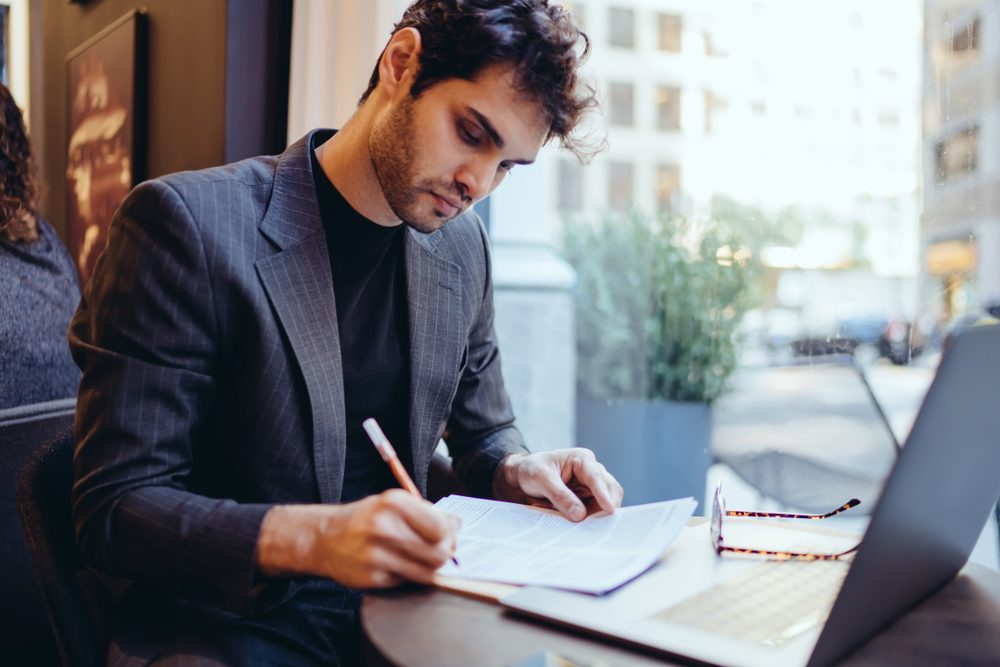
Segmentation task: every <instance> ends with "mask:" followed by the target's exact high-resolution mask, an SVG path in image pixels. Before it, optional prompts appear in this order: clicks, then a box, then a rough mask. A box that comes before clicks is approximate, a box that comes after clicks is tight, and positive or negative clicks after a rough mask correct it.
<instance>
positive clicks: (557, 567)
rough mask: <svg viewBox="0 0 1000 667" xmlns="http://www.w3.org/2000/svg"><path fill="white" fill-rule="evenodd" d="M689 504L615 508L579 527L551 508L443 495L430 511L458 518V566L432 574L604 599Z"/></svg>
mask: <svg viewBox="0 0 1000 667" xmlns="http://www.w3.org/2000/svg"><path fill="white" fill-rule="evenodd" d="M696 506H697V503H696V502H695V500H694V499H693V498H681V499H679V500H669V501H666V502H660V503H650V504H648V505H635V506H633V507H622V508H620V509H618V510H616V511H615V513H614V514H610V515H609V514H605V513H603V512H602V513H599V514H594V515H591V516H589V517H587V518H586V519H584V520H583V521H581V522H579V523H573V522H572V521H569V520H568V519H565V518H563V517H562V516H561V515H560V514H559V513H557V512H555V511H553V510H546V509H540V508H537V507H529V506H526V505H518V504H514V503H505V502H498V501H495V500H482V499H479V498H468V497H465V496H448V497H446V498H443V499H441V500H439V501H438V502H437V507H438V508H439V509H442V510H444V511H446V512H451V513H452V514H457V515H458V516H460V517H462V528H461V530H460V531H459V534H458V551H457V553H456V554H455V557H456V559H457V560H458V563H459V564H458V565H457V566H456V565H455V564H454V563H451V562H449V563H447V564H446V565H445V566H444V567H442V568H441V569H440V570H438V573H439V574H442V575H445V576H448V577H456V578H462V579H483V580H488V581H499V582H504V583H509V584H530V585H534V586H550V587H553V588H564V589H568V590H573V591H580V592H583V593H595V594H597V593H604V592H607V591H609V590H612V589H614V588H617V587H618V586H621V585H622V584H624V583H625V582H626V581H629V580H630V579H633V578H635V577H637V576H638V575H640V574H641V573H642V572H644V571H645V570H646V569H647V568H649V567H650V566H651V565H652V564H653V563H655V562H656V561H657V560H658V559H659V558H660V556H662V555H663V553H664V552H665V551H666V550H667V549H668V548H669V547H670V545H671V544H673V542H674V540H675V539H677V536H678V535H679V534H680V532H681V530H682V529H683V528H684V526H685V525H686V524H687V520H688V519H689V518H690V517H691V515H692V514H693V513H694V509H695V507H696Z"/></svg>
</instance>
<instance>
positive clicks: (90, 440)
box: [69, 130, 524, 612]
mask: <svg viewBox="0 0 1000 667" xmlns="http://www.w3.org/2000/svg"><path fill="white" fill-rule="evenodd" d="M316 132H324V133H326V132H329V131H322V130H317V131H316ZM313 134H314V133H310V135H307V136H306V137H305V138H303V139H302V140H300V141H298V142H297V143H295V144H293V145H292V146H290V147H289V148H288V149H287V150H286V151H285V152H284V153H282V154H281V155H279V156H268V157H259V158H252V159H249V160H245V161H242V162H238V163H235V164H231V165H226V166H223V167H218V168H213V169H207V170H204V171H198V172H185V173H179V174H174V175H170V176H166V177H163V178H159V179H156V180H152V181H148V182H146V183H143V184H141V185H139V186H138V187H137V188H135V190H133V192H132V193H131V194H130V195H129V196H128V197H127V198H126V200H125V201H124V202H123V204H122V206H121V208H120V209H119V211H118V212H117V214H116V216H115V219H114V221H113V223H112V226H111V230H110V234H109V239H108V246H107V249H106V250H105V252H104V253H103V255H102V256H101V258H100V260H99V261H98V264H97V267H96V269H95V273H94V276H93V279H92V280H91V281H90V283H89V284H88V286H87V287H86V289H85V290H84V294H83V298H82V300H81V303H80V307H79V310H78V311H77V313H76V315H75V317H74V319H73V323H72V325H71V327H70V334H69V339H70V347H71V349H72V352H73V356H74V359H75V360H76V362H77V364H78V365H79V366H80V368H81V369H82V371H83V376H82V380H81V383H80V391H79V397H78V407H77V419H76V433H77V445H76V450H75V456H74V475H75V480H74V486H73V513H74V522H75V525H76V530H77V535H78V540H79V543H80V546H81V549H82V551H83V553H84V556H85V558H87V559H88V560H89V561H90V562H91V563H92V564H94V565H95V566H96V567H98V568H99V569H101V570H103V571H106V572H109V573H112V574H118V575H123V576H126V577H130V578H132V579H135V580H142V581H147V582H153V583H155V584H157V585H158V586H159V587H161V588H162V589H165V590H170V591H176V592H177V594H178V595H182V596H189V595H190V596H196V597H197V599H198V600H199V601H202V602H203V603H204V604H208V605H210V606H212V607H217V608H221V609H229V610H233V611H236V612H241V611H246V610H249V609H252V608H253V604H252V603H253V598H254V596H253V593H252V592H251V591H252V589H254V587H255V584H256V583H258V582H257V581H256V579H255V576H256V574H255V567H254V556H255V545H256V539H257V533H258V529H259V526H260V522H261V520H262V518H263V516H264V513H265V512H266V511H267V510H268V509H269V508H270V507H272V506H273V505H274V504H278V503H298V502H325V503H334V502H337V501H338V500H339V498H340V492H341V483H342V480H343V474H344V456H345V439H346V436H345V421H344V420H345V417H344V390H343V378H342V364H343V363H344V360H342V359H341V356H340V342H339V337H338V328H337V315H336V312H337V311H336V307H335V303H334V291H333V282H332V278H331V271H330V264H329V256H328V251H327V246H326V240H325V236H324V233H323V228H322V224H321V220H320V214H319V208H318V204H317V200H316V192H315V188H314V185H313V175H312V165H311V162H310V155H309V146H310V145H311V143H310V142H311V138H312V136H313ZM405 264H406V279H407V297H408V304H409V305H408V316H409V347H410V355H411V358H410V363H411V368H410V376H411V386H410V406H409V409H410V437H411V441H412V457H411V460H409V461H407V462H406V463H407V466H408V467H409V468H410V470H411V471H412V472H413V473H414V479H415V480H416V481H417V484H418V486H420V487H421V490H423V488H424V486H425V484H426V477H427V468H428V464H429V460H430V456H431V454H432V452H433V450H434V447H435V445H436V443H437V442H438V440H439V438H440V437H441V435H442V433H443V432H444V431H445V428H446V426H447V430H448V432H449V440H448V445H449V449H450V451H451V454H452V456H453V458H454V460H455V467H456V469H457V470H458V472H459V474H460V475H462V476H463V478H464V479H465V481H466V483H468V484H469V485H470V488H471V489H472V490H473V492H476V493H479V494H482V495H488V494H489V488H490V481H491V479H492V474H493V470H494V469H495V466H496V464H497V462H498V461H499V460H500V459H501V458H502V457H503V456H505V455H506V454H508V453H511V452H514V451H523V450H524V445H523V442H522V439H521V436H520V434H519V433H518V431H517V430H516V428H515V427H514V426H513V414H512V411H511V408H510V403H509V401H508V399H507V395H506V392H505V390H504V386H503V380H502V377H501V373H500V362H499V357H498V353H497V344H496V339H495V334H494V329H493V295H492V287H491V281H490V262H489V254H488V249H487V239H486V234H485V231H484V229H483V227H482V225H481V223H480V222H479V220H478V218H477V217H476V216H475V215H474V214H472V213H468V214H465V215H463V216H461V217H460V218H458V219H456V220H453V221H451V222H449V223H448V224H447V225H445V227H444V228H443V229H442V230H440V231H438V232H436V233H434V234H430V235H422V234H419V233H417V232H414V231H412V230H408V233H407V235H406V239H405Z"/></svg>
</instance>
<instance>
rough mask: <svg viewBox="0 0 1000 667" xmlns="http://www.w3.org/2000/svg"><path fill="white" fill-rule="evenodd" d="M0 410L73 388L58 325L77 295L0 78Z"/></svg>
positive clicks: (19, 120) (76, 374)
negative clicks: (39, 202)
mask: <svg viewBox="0 0 1000 667" xmlns="http://www.w3.org/2000/svg"><path fill="white" fill-rule="evenodd" d="M0 113H2V125H0V162H2V164H0V173H2V176H0V282H2V284H3V288H2V289H0V409H4V408H10V407H14V406H18V405H27V404H30V403H38V402H41V401H51V400H55V399H59V398H69V397H72V396H75V395H76V388H77V384H78V383H79V381H80V370H79V369H78V368H77V367H76V366H75V365H74V364H73V359H72V358H71V357H70V353H69V348H68V347H67V345H66V330H67V329H68V328H69V322H70V318H72V316H73V311H74V310H75V309H76V306H77V303H78V302H79V300H80V283H79V279H78V277H77V273H76V269H75V268H74V266H73V261H72V260H71V259H70V257H69V253H68V252H67V251H66V247H65V246H64V245H63V243H62V241H61V240H60V239H59V237H58V235H56V232H55V230H53V229H52V226H51V225H49V223H48V222H47V221H46V220H45V219H44V218H43V217H42V216H41V215H40V214H39V213H38V208H37V203H36V197H37V186H36V183H35V168H34V161H33V159H32V157H31V144H30V142H29V140H28V135H27V132H26V131H25V128H24V119H23V117H22V115H21V110H20V109H19V108H18V106H17V103H16V102H15V101H14V98H13V96H12V95H11V94H10V91H9V90H8V89H7V87H6V86H4V85H3V84H0Z"/></svg>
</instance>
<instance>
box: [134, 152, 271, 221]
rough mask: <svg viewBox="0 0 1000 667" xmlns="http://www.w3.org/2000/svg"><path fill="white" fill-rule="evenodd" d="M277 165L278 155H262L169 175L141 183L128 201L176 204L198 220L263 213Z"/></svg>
mask: <svg viewBox="0 0 1000 667" xmlns="http://www.w3.org/2000/svg"><path fill="white" fill-rule="evenodd" d="M276 167H277V157H276V156H262V157H254V158H249V159H246V160H241V161H240V162H234V163H232V164H227V165H222V166H220V167H211V168H208V169H200V170H197V171H181V172H177V173H173V174H167V175H165V176H160V177H158V178H154V179H151V180H149V181H145V182H143V183H140V184H139V185H138V186H136V188H135V189H134V190H133V191H132V192H131V193H130V194H129V197H128V199H126V203H127V204H130V205H132V206H135V205H136V204H140V205H142V204H145V203H147V202H149V203H156V202H158V203H160V204H172V205H174V206H178V207H181V208H182V209H186V211H187V212H188V213H189V214H190V215H191V216H192V217H193V218H195V219H196V220H198V219H200V218H202V217H204V216H206V215H212V216H217V215H218V214H219V213H220V212H232V214H234V215H235V214H237V212H240V213H242V214H252V212H253V211H254V210H259V211H260V212H261V213H262V212H263V210H264V209H265V208H266V206H267V202H268V200H269V198H270V195H271V190H272V188H273V186H274V175H275V170H276ZM248 207H249V209H250V210H247V208H248Z"/></svg>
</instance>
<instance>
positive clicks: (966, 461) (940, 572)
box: [500, 324, 1000, 667]
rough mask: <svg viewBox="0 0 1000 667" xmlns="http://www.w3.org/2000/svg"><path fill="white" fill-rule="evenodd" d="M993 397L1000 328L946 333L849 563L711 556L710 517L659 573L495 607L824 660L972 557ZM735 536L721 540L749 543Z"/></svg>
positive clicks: (708, 645) (621, 631)
mask: <svg viewBox="0 0 1000 667" xmlns="http://www.w3.org/2000/svg"><path fill="white" fill-rule="evenodd" d="M997 396H1000V325H997V324H990V325H981V326H974V327H970V328H968V329H965V330H963V331H961V332H958V333H957V334H954V335H952V336H951V337H950V338H949V339H948V341H947V342H946V344H945V349H944V351H943V354H942V357H941V362H940V365H939V366H938V369H937V373H936V374H935V377H934V380H933V382H932V383H931V386H930V388H929V389H928V391H927V394H926V396H925V397H924V400H923V403H922V405H921V407H920V410H919V412H918V414H917V417H916V420H915V421H914V424H913V427H912V430H911V431H910V434H909V437H908V438H907V439H906V443H905V445H904V447H903V448H902V451H901V452H900V455H899V458H898V460H897V461H896V464H895V466H894V467H893V469H892V471H891V472H890V474H889V476H888V478H887V480H886V483H885V486H884V487H883V489H882V493H881V496H880V497H879V499H878V501H877V503H876V505H875V508H874V510H873V512H872V518H871V522H870V523H869V526H868V529H867V531H866V532H865V535H864V538H863V540H862V541H861V544H860V546H859V548H858V550H857V552H856V553H855V554H854V555H853V557H851V558H850V559H848V560H834V561H808V562H800V561H787V562H774V561H761V560H754V559H750V558H741V557H738V556H736V557H731V556H722V557H719V556H717V555H716V553H715V549H714V547H713V545H712V542H711V539H710V538H709V528H708V525H707V523H706V524H702V525H699V526H694V527H690V528H688V529H686V530H685V532H684V534H683V535H682V537H681V538H680V539H679V540H678V541H677V542H676V543H675V544H674V546H673V547H672V548H671V549H670V551H668V552H667V554H666V555H665V556H664V558H663V559H662V560H661V561H660V562H659V563H658V564H657V565H656V566H654V568H653V569H651V570H650V571H648V572H647V573H646V574H644V575H643V576H642V577H640V578H639V579H637V580H635V581H633V582H631V583H629V584H627V585H626V586H624V587H622V588H620V589H618V590H616V591H613V592H612V593H610V594H607V595H604V596H586V595H581V594H576V593H571V592H567V591H559V590H554V589H546V588H537V587H526V588H522V589H519V590H517V591H515V592H513V593H510V594H508V595H506V596H504V597H503V598H501V600H500V602H501V604H502V605H503V606H504V607H506V608H508V609H510V610H512V611H513V612H514V613H516V614H520V615H526V616H529V617H532V618H536V619H541V620H544V621H546V622H550V623H554V624H557V625H562V626H566V627H570V628H575V629H578V630H582V631H584V632H587V633H590V634H596V635H599V636H602V637H605V638H609V639H612V640H614V641H618V642H622V643H625V644H630V645H635V646H639V647H643V648H645V649H653V650H654V651H657V652H663V653H664V654H667V655H670V656H671V657H675V658H676V657H683V658H689V659H693V660H696V661H699V662H703V663H709V664H716V665H723V666H726V667H765V666H767V667H772V666H781V665H788V666H789V667H792V666H794V667H802V666H808V667H823V666H825V665H830V664H832V663H834V662H836V661H837V660H839V659H841V658H843V657H844V656H846V655H847V654H848V653H849V652H850V651H852V650H853V649H855V648H856V647H858V646H859V645H860V644H862V643H863V642H865V641H866V640H867V639H868V638H870V637H872V636H873V635H875V634H876V633H878V632H879V631H880V630H882V629H883V628H885V627H886V626H888V625H889V624H890V623H892V622H893V621H894V620H895V619H897V618H898V617H900V616H901V615H903V614H904V613H906V612H907V611H908V610H909V609H911V608H913V607H914V606H915V605H917V604H918V603H919V602H921V601H922V600H924V599H925V598H927V597H928V596H930V595H931V594H933V593H934V592H935V591H937V590H938V589H939V588H941V587H942V586H944V585H945V584H946V583H947V582H949V581H950V580H951V579H952V578H953V577H954V576H955V575H956V574H957V573H958V571H959V570H960V569H961V568H962V566H963V565H964V564H965V563H966V561H967V560H968V557H969V554H970V552H971V551H972V549H973V547H974V546H975V543H976V540H977V538H978V537H979V534H980V532H981V531H982V527H983V524H984V523H985V521H986V520H987V517H988V516H989V514H990V512H991V511H992V508H993V506H994V504H995V503H996V502H997V497H998V495H1000V422H998V421H997ZM726 521H727V522H729V518H726ZM757 521H760V519H757ZM807 523H808V524H810V525H809V526H807V527H806V528H804V529H800V530H796V531H795V533H796V534H797V537H796V538H795V539H805V540H806V541H807V542H809V541H811V540H812V541H813V542H814V543H812V544H805V545H803V544H802V543H797V544H794V545H792V546H793V547H794V548H796V549H799V550H802V549H803V548H816V549H823V550H830V549H836V548H841V546H840V545H838V544H833V542H836V541H837V540H841V541H843V540H845V539H846V538H845V537H844V536H841V535H837V534H836V532H835V531H822V530H818V529H812V532H810V528H811V527H812V526H815V525H818V524H816V523H814V522H807ZM821 523H822V522H821ZM726 526H727V531H728V528H729V523H727V524H726ZM780 529H781V527H780V526H777V527H769V528H768V529H767V530H780ZM731 534H732V531H728V532H727V535H726V541H727V544H728V543H731V544H733V545H736V546H752V545H743V544H737V542H736V540H737V538H736V537H732V539H730V535H731ZM771 537H772V538H773V535H772V536H771ZM854 542H855V543H856V542H857V538H854ZM771 548H775V547H771ZM777 548H784V546H782V547H777ZM734 611H735V613H733V612H734Z"/></svg>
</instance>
